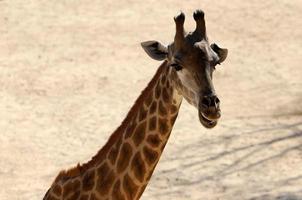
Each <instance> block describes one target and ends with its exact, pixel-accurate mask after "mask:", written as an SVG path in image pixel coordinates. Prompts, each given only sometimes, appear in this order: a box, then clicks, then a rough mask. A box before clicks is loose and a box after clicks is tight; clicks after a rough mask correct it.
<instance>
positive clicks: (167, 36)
mask: <svg viewBox="0 0 302 200" xmlns="http://www.w3.org/2000/svg"><path fill="white" fill-rule="evenodd" d="M196 8H202V9H203V10H204V11H205V12H206V21H207V29H208V35H209V38H210V40H211V41H215V42H217V43H218V44H220V45H221V46H224V47H227V48H228V49H229V57H228V59H227V60H226V62H225V63H224V64H223V65H222V66H221V67H219V68H218V70H217V72H216V74H215V87H216V90H217V92H218V94H219V97H220V99H221V101H222V105H221V106H222V111H223V117H222V119H221V121H220V124H219V125H218V126H217V127H216V128H215V129H213V130H206V129H205V128H203V127H202V126H201V125H200V123H199V121H198V116H197V111H196V110H195V109H194V108H192V107H191V106H189V105H188V104H187V103H183V105H182V108H181V112H180V115H179V118H178V120H177V122H176V126H175V128H174V131H173V133H172V135H171V138H170V140H169V143H168V145H167V147H166V149H165V152H164V154H163V156H162V158H161V161H160V163H159V164H158V166H157V169H156V171H155V174H154V176H153V177H152V180H151V182H150V184H149V186H148V187H147V189H146V191H145V193H144V194H143V197H142V199H146V200H147V199H157V200H162V199H175V200H179V199H196V200H197V199H198V200H199V199H200V200H208V199H209V200H218V199H219V200H237V199H238V200H246V199H248V200H270V199H274V200H301V199H302V106H301V105H302V103H301V101H302V67H301V63H302V50H301V47H302V28H301V27H302V20H301V19H302V1H301V0H291V1H287V0H266V1H260V0H250V1H242V0H234V1H228V0H219V1H218V0H214V1H213V0H211V1H210V0H203V1H201V0H200V1H193V0H192V1H191V0H190V1H177V2H176V1H172V0H169V1H165V2H163V1H155V0H151V1H134V0H125V1H122V0H121V1H113V0H102V1H97V0H91V1H84V0H77V1H71V0H61V1H49V0H29V1H24V0H0V130H1V131H0V199H1V200H17V199H20V200H21V199H22V200H24V199H31V200H39V199H42V197H43V196H44V193H45V192H46V190H47V189H48V188H49V186H50V184H51V183H52V181H53V179H54V177H55V176H56V175H57V173H58V171H60V170H61V169H66V168H69V167H71V166H73V165H75V164H76V163H78V162H85V161H87V160H89V159H90V157H91V156H92V155H94V154H95V153H96V152H97V150H98V149H99V148H100V147H101V146H102V145H103V144H104V143H105V141H106V140H107V138H108V137H109V135H110V134H111V133H112V131H113V130H114V129H115V128H116V127H117V126H118V125H119V124H120V122H121V121H122V119H123V118H124V116H125V115H126V113H127V111H128V110H129V108H130V107H131V105H132V103H133V102H134V100H135V99H136V97H137V96H138V95H139V93H140V91H141V90H142V89H143V88H144V87H145V86H146V84H147V83H148V81H149V80H150V78H151V77H152V76H153V74H154V72H155V71H156V68H157V66H159V65H160V63H159V62H156V61H152V60H151V59H149V57H148V56H147V55H146V54H145V53H144V52H143V50H142V49H141V48H140V45H139V43H140V42H141V41H144V40H150V39H156V40H160V41H163V42H164V43H168V42H170V41H171V40H172V38H173V35H174V22H173V19H172V17H173V16H174V15H175V14H176V13H177V11H178V10H183V11H184V12H185V13H186V15H187V21H186V28H187V29H189V30H192V29H193V28H194V21H193V19H192V12H193V11H194V10H195V9H196Z"/></svg>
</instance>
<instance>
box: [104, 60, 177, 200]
mask: <svg viewBox="0 0 302 200" xmlns="http://www.w3.org/2000/svg"><path fill="white" fill-rule="evenodd" d="M170 73H171V68H169V67H167V66H166V63H163V64H162V65H161V66H160V68H159V69H158V71H157V73H156V75H155V76H154V77H153V79H152V80H151V82H150V83H149V85H148V87H147V88H146V89H145V90H144V91H143V92H142V94H141V96H140V97H139V98H138V100H137V101H136V103H135V105H134V106H133V107H132V109H131V111H130V112H129V113H128V115H127V117H126V119H125V120H124V122H123V123H122V125H121V127H119V128H118V129H117V131H116V132H117V133H119V137H116V138H115V142H114V143H112V145H111V147H110V148H109V149H108V151H107V152H108V153H107V158H108V160H107V161H105V162H103V163H102V164H101V165H107V166H108V168H110V169H115V170H113V171H114V173H115V176H114V180H112V184H113V185H114V188H115V189H112V195H113V194H115V195H118V194H120V195H122V196H128V199H133V200H134V199H138V198H139V197H140V196H141V194H142V192H143V191H144V189H145V187H146V185H147V184H148V182H149V180H150V177H151V175H152V173H153V171H154V169H155V166H156V164H157V163H158V161H159V158H160V156H161V154H162V152H163V149H164V147H165V145H166V143H167V140H168V138H169V135H170V133H171V131H172V128H173V125H174V122H175V120H176V117H177V115H178V110H179V106H180V104H181V100H182V96H180V95H179V94H178V92H177V91H176V90H175V89H174V82H173V80H171V77H172V76H171V74H170ZM109 143H110V141H109ZM109 197H112V196H111V195H110V194H109ZM113 199H115V198H113Z"/></svg>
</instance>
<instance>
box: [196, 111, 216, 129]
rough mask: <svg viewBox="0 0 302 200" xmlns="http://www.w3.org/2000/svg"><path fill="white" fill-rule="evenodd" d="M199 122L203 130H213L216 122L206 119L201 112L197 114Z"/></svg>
mask: <svg viewBox="0 0 302 200" xmlns="http://www.w3.org/2000/svg"><path fill="white" fill-rule="evenodd" d="M199 121H200V123H201V124H202V125H203V126H204V127H205V128H214V127H215V126H216V125H217V122H218V120H212V119H208V118H207V117H206V116H205V115H204V114H203V113H202V112H199Z"/></svg>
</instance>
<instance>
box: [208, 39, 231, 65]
mask: <svg viewBox="0 0 302 200" xmlns="http://www.w3.org/2000/svg"><path fill="white" fill-rule="evenodd" d="M211 48H212V49H213V51H215V53H217V55H218V57H219V63H222V62H223V61H224V60H225V59H226V58H227V56H228V49H223V48H220V47H219V46H218V45H217V44H215V43H213V44H211Z"/></svg>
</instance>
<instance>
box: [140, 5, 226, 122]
mask: <svg viewBox="0 0 302 200" xmlns="http://www.w3.org/2000/svg"><path fill="white" fill-rule="evenodd" d="M193 17H194V20H195V21H196V29H195V30H194V31H193V32H189V33H185V31H184V27H183V25H184V21H185V15H184V14H183V13H182V12H181V13H180V14H179V15H177V16H175V17H174V21H175V24H176V34H175V38H174V41H173V42H172V43H171V44H169V45H168V46H164V45H163V44H161V43H159V42H157V41H147V42H143V43H142V47H143V49H144V50H145V51H146V53H147V54H148V55H149V56H150V57H151V58H153V59H155V60H167V63H168V66H169V67H172V68H173V70H174V72H175V74H176V76H177V77H178V80H179V81H178V82H179V86H178V89H179V90H180V92H181V93H182V95H183V96H184V98H185V99H186V100H187V101H188V102H189V103H190V104H192V105H194V106H195V107H196V108H197V109H198V116H199V120H200V122H201V124H202V125H203V126H205V127H206V128H213V127H214V126H216V124H217V121H218V119H219V118H220V116H221V111H220V107H219V103H220V101H219V99H218V97H217V95H216V92H215V89H214V85H213V82H212V79H213V72H214V70H215V67H216V65H217V64H220V63H222V62H223V61H224V60H225V59H226V57H227V53H228V50H227V49H223V48H220V47H219V46H218V45H216V44H215V43H213V44H209V41H208V38H207V35H206V27H205V20H204V12H203V11H201V10H196V11H195V12H194V15H193Z"/></svg>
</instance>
